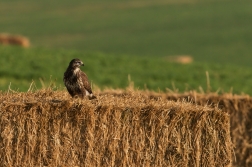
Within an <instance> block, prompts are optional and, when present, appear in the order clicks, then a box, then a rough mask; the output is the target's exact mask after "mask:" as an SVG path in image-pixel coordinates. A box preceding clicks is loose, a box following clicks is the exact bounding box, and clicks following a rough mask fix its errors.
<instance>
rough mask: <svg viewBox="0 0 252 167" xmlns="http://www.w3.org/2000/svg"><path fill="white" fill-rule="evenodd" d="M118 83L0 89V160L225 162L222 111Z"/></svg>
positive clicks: (196, 165) (227, 150) (195, 166)
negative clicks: (92, 92) (81, 88)
mask: <svg viewBox="0 0 252 167" xmlns="http://www.w3.org/2000/svg"><path fill="white" fill-rule="evenodd" d="M150 97H151V96H150V95H149V94H148V93H146V92H145V93H144V92H132V91H125V92H121V93H117V94H115V93H113V92H110V93H106V92H103V93H102V92H101V93H100V94H97V100H93V101H90V100H87V99H84V100H80V99H71V98H70V97H69V95H68V94H67V93H66V92H60V91H56V92H53V91H50V90H40V91H36V92H34V93H32V92H27V93H10V92H9V93H1V94H0V101H1V104H0V134H1V136H0V149H1V151H0V164H2V166H90V167H91V166H106V167H107V166H147V167H148V166H174V167H175V166H183V167H184V166H185V167H186V166H192V167H201V166H210V167H212V166H231V157H232V144H231V139H230V131H229V130H230V122H229V115H228V114H227V113H225V112H222V111H220V110H219V109H217V108H209V107H208V106H200V105H193V104H192V103H188V102H185V101H177V102H175V101H172V100H166V99H164V98H159V97H157V98H150Z"/></svg>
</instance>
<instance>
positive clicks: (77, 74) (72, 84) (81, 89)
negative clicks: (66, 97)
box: [63, 59, 96, 99]
mask: <svg viewBox="0 0 252 167" xmlns="http://www.w3.org/2000/svg"><path fill="white" fill-rule="evenodd" d="M80 66H84V64H83V62H82V61H81V60H80V59H73V60H71V61H70V63H69V66H68V67H67V69H66V72H65V73H64V79H63V80H64V84H65V86H66V88H67V90H68V92H69V94H70V95H71V96H72V97H80V98H84V97H85V96H88V98H89V99H94V98H96V97H95V96H94V95H93V92H92V89H91V85H90V83H89V81H88V77H87V75H86V74H85V73H84V72H83V71H81V69H80Z"/></svg>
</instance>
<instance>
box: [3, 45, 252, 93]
mask: <svg viewBox="0 0 252 167" xmlns="http://www.w3.org/2000/svg"><path fill="white" fill-rule="evenodd" d="M0 53H1V64H0V65H1V68H0V75H1V79H0V83H1V84H0V88H1V89H2V90H6V89H8V86H9V84H10V82H11V88H12V89H14V90H17V89H18V90H20V91H27V90H28V88H29V85H30V83H31V82H32V81H34V82H35V84H36V87H37V88H38V89H39V88H41V87H42V86H43V85H42V84H41V82H40V80H42V81H43V82H44V84H45V86H49V83H51V84H53V85H52V86H53V87H54V88H56V87H57V88H58V89H63V88H64V86H63V81H62V79H63V74H64V72H65V69H66V68H67V66H68V63H69V60H71V59H72V58H74V57H79V58H80V59H82V60H83V61H84V64H85V66H84V67H82V70H83V71H85V72H86V73H87V75H88V76H89V79H90V80H91V81H92V83H93V84H94V85H97V86H98V87H100V88H105V87H113V88H123V87H126V86H128V76H129V75H130V78H131V80H132V81H134V84H135V87H136V88H140V89H145V88H148V89H151V90H155V91H158V90H159V89H160V90H162V91H165V90H166V88H168V89H172V90H176V89H178V91H180V92H183V91H185V90H191V89H197V90H199V87H200V86H201V87H202V88H203V89H204V90H207V79H206V71H208V72H209V76H210V77H209V79H210V85H211V88H212V89H211V90H212V91H217V90H218V89H220V91H224V92H228V91H230V89H231V88H233V91H234V92H235V93H242V92H244V93H250V94H252V90H251V89H250V85H252V73H251V68H249V67H242V68H240V67H239V66H235V65H228V64H227V65H220V64H209V63H198V62H194V63H192V64H187V65H183V64H177V63H171V62H169V61H168V60H167V58H166V57H146V56H138V57H131V56H127V55H119V56H118V55H112V54H104V53H98V52H96V53H95V52H91V53H88V52H80V51H76V50H50V49H23V48H19V47H0ZM6 62H8V63H6ZM174 87H175V88H176V89H174Z"/></svg>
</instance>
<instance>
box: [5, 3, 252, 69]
mask: <svg viewBox="0 0 252 167" xmlns="http://www.w3.org/2000/svg"><path fill="white" fill-rule="evenodd" d="M251 8H252V1H250V0H242V1H237V0H204V1H199V0H137V1H135V0H120V1H117V0H108V1H106V2H105V1H102V0H95V1H90V0H85V1H83V0H73V1H67V0H55V1H50V0H44V1H39V0H33V1H31V0H22V1H18V0H12V1H9V0H1V2H0V20H1V23H0V32H7V33H12V34H22V35H25V36H27V37H29V38H30V40H31V45H32V46H33V47H47V48H52V49H54V48H65V49H76V50H81V51H88V52H97V51H98V52H102V53H105V54H109V55H110V54H113V55H122V54H125V55H129V56H153V57H159V56H174V55H190V56H192V57H193V58H194V59H195V60H197V61H200V62H211V63H221V64H223V63H234V64H239V65H247V66H250V65H251V63H250V62H251V55H252V48H251V45H252V42H251V41H252V35H251V29H252V22H251V17H252V10H251Z"/></svg>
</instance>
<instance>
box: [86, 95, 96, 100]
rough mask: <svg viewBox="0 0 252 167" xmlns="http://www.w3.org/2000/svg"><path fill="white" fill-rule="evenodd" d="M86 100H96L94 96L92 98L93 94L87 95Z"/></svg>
mask: <svg viewBox="0 0 252 167" xmlns="http://www.w3.org/2000/svg"><path fill="white" fill-rule="evenodd" d="M88 99H89V100H92V99H96V96H94V95H93V94H90V95H88Z"/></svg>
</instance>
